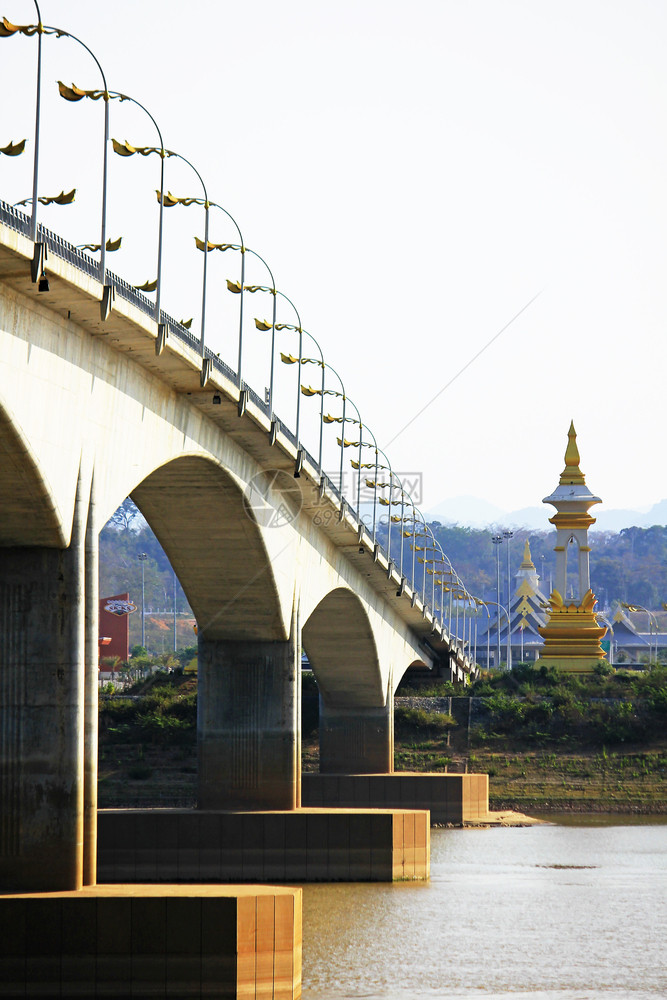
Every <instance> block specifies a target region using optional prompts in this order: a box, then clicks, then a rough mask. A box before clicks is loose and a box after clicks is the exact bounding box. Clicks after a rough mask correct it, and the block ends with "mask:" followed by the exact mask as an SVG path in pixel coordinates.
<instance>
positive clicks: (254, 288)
mask: <svg viewBox="0 0 667 1000" xmlns="http://www.w3.org/2000/svg"><path fill="white" fill-rule="evenodd" d="M227 287H228V288H229V282H228V283H227ZM230 291H234V289H230ZM246 291H248V292H269V293H270V294H271V295H273V319H272V321H271V322H270V323H267V321H266V320H261V319H257V318H255V326H256V327H257V329H258V330H262V331H264V332H268V331H269V330H271V331H272V332H271V381H270V383H269V400H270V403H269V405H270V407H271V422H272V424H273V380H274V357H275V346H276V337H275V335H276V331H279V330H294V332H295V333H298V334H299V356H298V358H297V359H296V362H295V363H297V362H298V366H299V367H298V369H297V393H296V433H295V438H296V464H295V467H294V477H295V479H298V478H299V475H300V474H301V468H302V466H303V451H302V450H301V440H300V431H301V358H302V356H303V334H304V329H303V326H302V325H301V316H300V315H299V310H298V309H297V307H296V306H295V305H294V303H293V302H292V300H291V299H290V298H289V297H288V296H287V295H285V293H284V292H281V291H279V289H277V288H276V287H275V283H274V282H273V277H272V286H271V287H268V286H266V285H248V286H247V287H246ZM278 295H280V297H281V298H282V299H285V301H286V302H287V303H289V305H290V306H291V307H292V309H293V310H294V313H295V315H296V321H297V325H296V326H294V325H293V324H291V323H276V296H278ZM309 336H310V334H309ZM313 339H314V338H313ZM318 348H319V345H318ZM272 433H274V431H273V430H272Z"/></svg>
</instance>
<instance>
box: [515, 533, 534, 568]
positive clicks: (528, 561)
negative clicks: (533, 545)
mask: <svg viewBox="0 0 667 1000" xmlns="http://www.w3.org/2000/svg"><path fill="white" fill-rule="evenodd" d="M519 568H520V569H535V563H534V562H533V560H532V557H531V555H530V543H529V541H528V539H526V544H525V545H524V547H523V562H522V563H521V566H520V567H519Z"/></svg>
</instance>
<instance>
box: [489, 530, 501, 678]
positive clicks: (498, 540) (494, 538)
mask: <svg viewBox="0 0 667 1000" xmlns="http://www.w3.org/2000/svg"><path fill="white" fill-rule="evenodd" d="M491 541H492V542H493V544H494V545H495V547H496V606H497V607H500V545H502V541H503V536H502V535H492V537H491ZM497 633H498V634H497V637H496V638H497V651H496V655H497V663H496V666H497V668H498V669H500V615H498V620H497Z"/></svg>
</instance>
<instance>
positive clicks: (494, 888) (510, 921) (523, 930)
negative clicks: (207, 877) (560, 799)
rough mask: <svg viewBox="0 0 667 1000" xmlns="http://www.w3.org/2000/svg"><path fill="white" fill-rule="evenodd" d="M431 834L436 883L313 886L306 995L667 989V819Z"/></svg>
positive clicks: (612, 996) (543, 998)
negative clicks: (666, 820) (666, 821)
mask: <svg viewBox="0 0 667 1000" xmlns="http://www.w3.org/2000/svg"><path fill="white" fill-rule="evenodd" d="M585 822H586V821H582V820H578V821H575V822H574V823H573V822H572V820H569V821H567V822H565V823H559V824H557V825H556V824H554V825H544V826H535V827H521V828H493V829H481V830H474V829H470V830H432V831H431V880H430V882H428V883H423V884H420V883H409V884H408V883H396V884H394V885H389V884H378V883H362V884H347V883H333V884H326V885H305V886H304V895H303V907H304V912H303V917H304V920H303V924H304V931H303V934H304V945H303V1000H348V998H355V1000H356V998H364V1000H421V998H428V1000H439V998H441V997H442V998H447V1000H457V998H462V1000H473V998H475V1000H477V998H479V1000H510V998H511V1000H517V998H522V997H523V998H531V1000H592V998H596V1000H597V998H602V1000H656V998H661V1000H662V998H664V997H666V996H667V824H666V823H665V821H664V818H663V819H662V821H661V822H655V821H653V822H651V821H645V822H636V823H632V822H625V821H624V820H621V819H615V820H612V819H607V820H606V821H603V820H601V819H600V818H597V820H595V821H591V822H590V823H589V824H588V825H582V824H584V823H585Z"/></svg>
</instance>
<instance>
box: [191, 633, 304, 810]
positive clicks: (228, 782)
mask: <svg viewBox="0 0 667 1000" xmlns="http://www.w3.org/2000/svg"><path fill="white" fill-rule="evenodd" d="M296 634H297V632H296V629H294V628H293V629H292V637H291V638H290V639H289V640H288V641H287V642H248V641H246V642H228V641H226V640H211V639H205V638H200V640H199V668H198V673H199V697H198V713H199V714H198V719H197V744H198V756H199V790H198V806H199V808H200V809H243V810H248V809H296V808H297V807H298V806H300V805H301V683H300V681H301V677H300V670H301V649H300V645H299V643H298V642H297V641H296V639H295V635H296Z"/></svg>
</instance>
